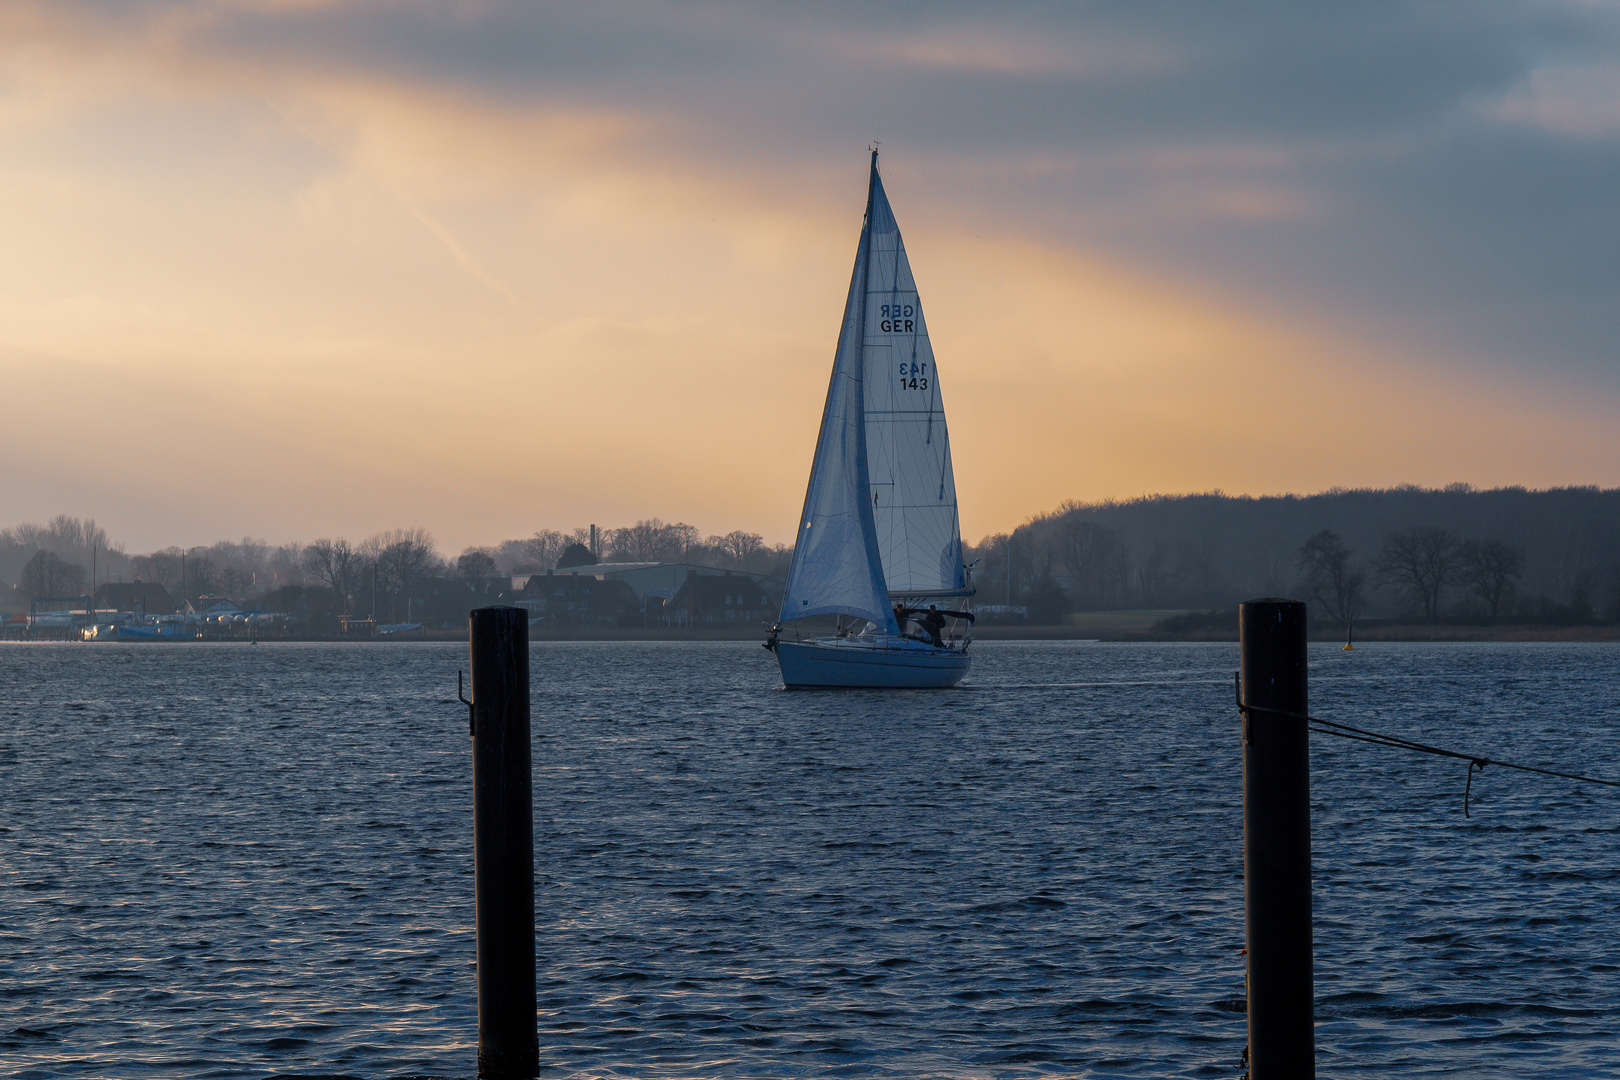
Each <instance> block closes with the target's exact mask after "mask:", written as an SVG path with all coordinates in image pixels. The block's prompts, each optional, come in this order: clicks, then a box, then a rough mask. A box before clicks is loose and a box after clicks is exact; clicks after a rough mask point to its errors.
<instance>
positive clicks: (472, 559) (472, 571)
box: [456, 547, 495, 578]
mask: <svg viewBox="0 0 1620 1080" xmlns="http://www.w3.org/2000/svg"><path fill="white" fill-rule="evenodd" d="M456 573H458V574H460V575H461V576H462V577H464V578H481V577H489V576H490V575H491V574H493V573H495V558H494V556H492V555H491V554H490V553H489V552H487V551H484V550H482V549H481V548H475V547H470V548H468V549H467V550H466V551H463V552H462V553H461V555H460V557H459V558H457V559H456Z"/></svg>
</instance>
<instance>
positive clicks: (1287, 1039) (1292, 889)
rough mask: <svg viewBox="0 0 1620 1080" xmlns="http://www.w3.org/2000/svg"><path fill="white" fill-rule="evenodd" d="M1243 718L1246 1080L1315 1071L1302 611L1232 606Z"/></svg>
mask: <svg viewBox="0 0 1620 1080" xmlns="http://www.w3.org/2000/svg"><path fill="white" fill-rule="evenodd" d="M1238 640H1239V642H1241V645H1240V649H1241V651H1242V661H1241V662H1242V673H1241V676H1240V677H1241V679H1242V690H1243V703H1244V704H1245V705H1251V706H1260V707H1261V708H1257V709H1251V710H1249V711H1247V712H1245V713H1244V715H1243V900H1244V908H1245V918H1244V925H1245V929H1246V931H1247V936H1248V946H1249V991H1248V998H1249V1069H1250V1076H1251V1077H1252V1078H1253V1080H1300V1078H1302V1077H1304V1078H1310V1077H1314V1076H1315V1075H1316V1031H1315V1014H1314V1011H1313V1008H1312V992H1313V986H1312V978H1311V749H1310V741H1309V740H1310V736H1309V732H1308V730H1307V729H1306V726H1305V722H1304V721H1303V720H1299V719H1295V718H1293V717H1288V716H1279V715H1277V714H1276V713H1271V712H1264V711H1262V709H1277V710H1282V711H1284V712H1289V713H1295V714H1297V715H1300V716H1303V715H1306V714H1308V713H1309V712H1310V699H1309V695H1308V694H1307V687H1306V677H1305V662H1306V661H1305V605H1304V604H1302V603H1300V602H1299V601H1297V600H1276V599H1264V600H1250V601H1249V602H1248V603H1246V604H1240V605H1239V606H1238Z"/></svg>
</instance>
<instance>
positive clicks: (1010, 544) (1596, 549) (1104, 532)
mask: <svg viewBox="0 0 1620 1080" xmlns="http://www.w3.org/2000/svg"><path fill="white" fill-rule="evenodd" d="M967 558H968V560H969V561H972V560H975V559H977V560H978V565H977V566H976V567H975V571H974V581H975V584H976V585H977V587H978V598H977V599H978V602H979V603H980V604H981V605H982V604H1001V603H1008V602H1010V603H1012V604H1013V605H1017V606H1024V607H1027V608H1028V609H1029V610H1030V615H1031V617H1032V618H1033V619H1035V620H1037V621H1043V622H1056V621H1060V620H1061V619H1062V618H1063V616H1064V614H1065V613H1067V612H1071V611H1083V610H1107V609H1124V608H1149V609H1171V608H1183V609H1194V608H1200V609H1213V608H1226V607H1230V606H1231V605H1233V604H1236V603H1238V602H1240V601H1242V600H1245V599H1249V598H1251V597H1255V596H1268V595H1270V596H1293V597H1297V598H1301V599H1305V600H1308V601H1311V602H1312V613H1313V617H1315V618H1318V619H1322V620H1326V621H1343V619H1344V618H1345V617H1346V616H1347V614H1354V615H1355V616H1356V617H1386V618H1409V619H1427V620H1437V619H1448V618H1450V619H1495V620H1504V619H1511V620H1523V621H1536V622H1591V621H1616V620H1620V490H1617V489H1609V490H1603V489H1599V488H1595V487H1572V488H1554V489H1551V490H1545V491H1531V490H1527V489H1525V488H1522V487H1508V488H1496V489H1492V490H1488V491H1481V490H1477V489H1475V488H1473V487H1471V486H1469V485H1467V484H1453V485H1450V486H1448V487H1445V488H1440V489H1433V488H1419V487H1413V486H1403V487H1397V488H1388V489H1359V490H1344V489H1339V488H1335V489H1333V490H1330V491H1327V492H1324V493H1322V494H1318V495H1303V496H1302V495H1283V496H1275V497H1261V498H1254V497H1248V496H1230V495H1225V494H1222V493H1221V492H1219V491H1216V492H1212V493H1209V494H1202V495H1161V496H1150V497H1146V498H1141V499H1130V500H1124V501H1113V500H1109V501H1104V502H1098V503H1078V502H1070V503H1065V504H1064V505H1062V506H1060V507H1058V508H1057V509H1056V510H1054V511H1053V512H1051V513H1049V514H1041V515H1038V516H1036V517H1034V518H1032V519H1030V520H1029V521H1028V522H1026V523H1025V524H1023V525H1021V526H1019V527H1018V528H1017V529H1014V530H1013V531H1012V532H1011V533H1002V534H997V535H994V536H988V537H985V538H984V540H982V541H981V542H980V543H979V544H977V545H974V546H972V547H970V548H969V549H968V555H967Z"/></svg>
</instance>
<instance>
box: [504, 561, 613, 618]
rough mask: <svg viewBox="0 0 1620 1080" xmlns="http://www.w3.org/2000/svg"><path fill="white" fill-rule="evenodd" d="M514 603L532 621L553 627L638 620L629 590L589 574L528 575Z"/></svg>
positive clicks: (611, 581)
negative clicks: (540, 621) (542, 622)
mask: <svg viewBox="0 0 1620 1080" xmlns="http://www.w3.org/2000/svg"><path fill="white" fill-rule="evenodd" d="M515 602H516V604H517V606H518V607H520V608H523V609H524V610H526V611H527V612H528V613H529V619H530V620H531V621H537V620H544V621H545V622H547V623H550V624H551V625H553V626H564V625H571V626H581V625H602V624H607V625H619V624H621V623H627V622H630V621H631V620H632V619H639V617H640V612H641V604H640V602H639V600H638V599H637V597H636V594H635V592H634V591H633V590H632V589H631V588H630V586H628V585H626V584H625V583H624V582H622V581H616V580H603V579H602V578H598V577H595V576H593V575H590V574H574V573H562V574H557V573H546V574H529V575H527V576H526V577H525V578H524V583H523V591H522V592H521V593H520V594H519V595H518V598H517V600H516V601H515Z"/></svg>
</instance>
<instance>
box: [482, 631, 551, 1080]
mask: <svg viewBox="0 0 1620 1080" xmlns="http://www.w3.org/2000/svg"><path fill="white" fill-rule="evenodd" d="M467 633H468V643H469V648H470V651H471V653H472V703H473V707H472V713H473V873H474V876H475V881H476V883H475V885H474V890H475V891H476V893H477V916H478V1075H479V1076H480V1077H486V1078H488V1080H508V1078H524V1077H531V1076H537V1075H539V1072H540V1043H539V1038H538V1036H537V1034H536V1027H535V990H534V818H533V816H532V813H533V812H532V809H531V796H530V790H529V788H530V783H529V620H528V613H527V612H525V611H522V610H520V609H518V608H512V607H482V608H475V609H473V610H472V611H471V612H470V613H469V614H468V617H467Z"/></svg>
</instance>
